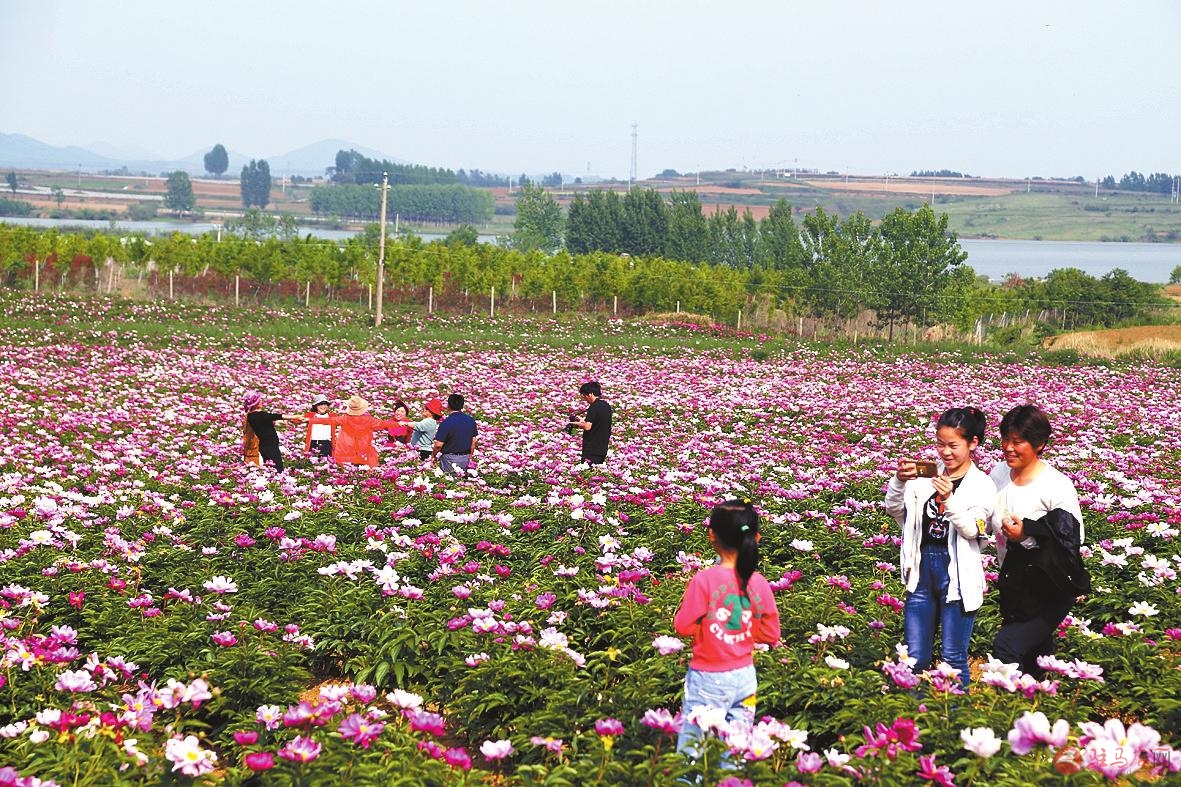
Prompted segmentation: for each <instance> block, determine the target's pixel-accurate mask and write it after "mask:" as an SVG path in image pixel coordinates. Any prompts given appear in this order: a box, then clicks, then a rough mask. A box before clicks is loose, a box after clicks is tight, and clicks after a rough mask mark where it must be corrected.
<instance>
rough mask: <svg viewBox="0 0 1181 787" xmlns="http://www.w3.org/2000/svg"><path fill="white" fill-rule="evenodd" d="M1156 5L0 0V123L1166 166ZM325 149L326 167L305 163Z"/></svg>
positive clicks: (1176, 9) (670, 161) (967, 169)
mask: <svg viewBox="0 0 1181 787" xmlns="http://www.w3.org/2000/svg"><path fill="white" fill-rule="evenodd" d="M1179 34H1181V2H1174V0H1136V1H1135V2H1110V1H1108V0H1072V1H1071V2H1039V1H1038V0H1024V1H1022V2H1013V1H1011V0H989V1H985V0H978V1H977V2H958V1H955V0H940V1H939V2H927V1H926V0H915V1H914V2H900V1H899V0H894V1H893V2H874V1H873V0H862V1H861V2H851V1H850V0H819V1H818V0H803V1H797V0H766V1H764V0H749V1H748V2H743V1H742V0H732V2H727V3H721V2H716V0H715V1H714V2H696V0H639V1H637V0H596V1H595V2H589V3H573V2H563V1H562V0H545V1H542V0H538V1H536V2H534V1H532V0H530V1H520V2H514V0H500V1H499V2H492V1H491V0H480V1H476V0H473V1H471V2H448V1H447V0H432V1H431V2H423V1H422V0H415V1H414V2H402V1H401V0H397V1H395V0H389V1H387V2H382V1H379V0H374V1H373V2H360V1H359V0H334V2H331V3H329V2H324V0H282V1H281V2H280V1H279V0H250V1H249V2H241V1H240V0H202V1H201V2H189V3H182V2H166V1H164V2H162V1H161V0H118V2H111V1H108V2H94V0H0V132H5V133H10V134H11V133H15V134H25V135H28V136H30V137H33V138H34V139H37V140H40V141H42V142H45V143H48V144H51V145H59V146H64V145H80V146H83V147H87V146H92V145H93V144H95V143H102V144H104V145H107V146H113V147H114V148H117V149H120V150H122V151H126V152H127V153H130V154H134V155H135V156H142V155H144V154H148V155H150V156H151V157H157V158H179V157H183V156H187V155H189V154H191V153H193V152H195V151H206V150H208V149H209V148H211V147H212V146H213V145H214V144H215V143H222V144H224V145H225V146H226V147H227V148H228V149H229V150H230V151H231V152H233V153H238V154H242V155H245V156H247V157H255V156H258V157H266V156H279V155H280V154H282V153H285V152H288V151H291V150H295V149H297V148H301V147H303V146H305V145H309V144H311V143H314V142H318V141H320V140H323V139H329V138H337V139H342V140H347V141H349V142H351V143H355V144H357V145H361V146H365V147H368V148H373V149H375V150H377V151H380V152H382V153H384V154H386V155H389V156H391V157H394V158H397V159H402V160H406V161H411V162H414V163H418V164H424V165H428V166H436V167H447V168H451V169H458V168H460V167H462V168H465V169H473V168H479V169H482V170H485V171H490V172H500V173H506V174H519V173H528V174H529V175H530V176H532V175H535V174H540V173H547V172H552V171H560V172H562V173H564V174H567V175H570V176H576V175H585V174H593V175H600V176H607V177H610V176H614V177H620V178H626V177H628V175H629V174H630V169H631V156H632V141H633V128H632V126H633V124H635V126H636V129H635V132H636V136H635V140H636V160H637V174H638V176H639V177H641V178H644V177H651V176H652V175H654V174H656V173H657V172H660V171H661V170H664V169H675V170H678V171H680V172H695V171H698V170H718V169H727V168H735V169H739V170H741V169H743V168H746V169H765V168H786V167H800V168H810V169H819V170H821V171H829V170H835V171H837V172H849V173H852V174H863V175H871V174H878V173H884V174H889V173H898V174H903V175H905V174H909V173H910V172H911V171H914V170H930V169H949V170H955V171H959V172H964V173H969V174H972V175H982V176H992V177H1006V176H1007V177H1031V176H1042V177H1071V176H1075V175H1082V176H1083V177H1085V178H1086V179H1088V180H1093V179H1094V178H1096V177H1101V176H1103V175H1107V174H1112V175H1115V177H1116V178H1117V179H1118V178H1119V176H1120V175H1121V174H1123V173H1125V172H1127V171H1129V170H1137V171H1139V172H1143V173H1149V172H1157V171H1161V172H1169V173H1176V172H1181V79H1179V78H1178V76H1177V75H1178V73H1181V61H1179V59H1178V54H1177V53H1178V48H1177V41H1178V39H1179ZM330 163H331V162H326V166H327V165H328V164H330Z"/></svg>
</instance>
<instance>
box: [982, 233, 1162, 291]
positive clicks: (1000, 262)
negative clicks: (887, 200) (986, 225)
mask: <svg viewBox="0 0 1181 787" xmlns="http://www.w3.org/2000/svg"><path fill="white" fill-rule="evenodd" d="M960 245H961V246H962V247H963V248H964V251H966V252H968V265H971V266H972V269H973V270H974V271H976V272H977V273H979V274H981V275H983V276H987V277H988V278H990V279H992V280H994V281H1000V280H1001V279H1003V278H1004V277H1005V276H1006V275H1008V274H1010V273H1016V274H1019V275H1021V276H1023V277H1025V278H1029V277H1043V276H1045V275H1046V274H1048V273H1049V272H1050V271H1052V270H1055V269H1058V268H1078V269H1079V270H1081V271H1083V272H1084V273H1089V274H1090V275H1092V276H1096V277H1099V276H1103V275H1104V274H1106V273H1109V272H1111V271H1112V270H1114V269H1116V268H1123V269H1124V270H1126V271H1127V272H1128V274H1129V275H1131V277H1132V278H1133V279H1136V280H1137V281H1144V282H1151V283H1153V284H1165V283H1167V282H1168V281H1169V274H1170V273H1172V271H1173V268H1175V267H1177V266H1178V265H1181V243H1088V242H1081V241H1079V242H1075V241H1041V240H961V241H960Z"/></svg>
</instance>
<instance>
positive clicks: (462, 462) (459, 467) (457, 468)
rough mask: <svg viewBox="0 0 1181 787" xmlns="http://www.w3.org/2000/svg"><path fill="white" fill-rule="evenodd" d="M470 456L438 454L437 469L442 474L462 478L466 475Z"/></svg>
mask: <svg viewBox="0 0 1181 787" xmlns="http://www.w3.org/2000/svg"><path fill="white" fill-rule="evenodd" d="M471 459H472V457H471V455H470V454H439V467H440V468H442V470H443V472H444V473H447V474H448V475H453V476H459V477H460V478H462V477H463V476H464V475H466V474H467V466H468V463H469V462H470V461H471Z"/></svg>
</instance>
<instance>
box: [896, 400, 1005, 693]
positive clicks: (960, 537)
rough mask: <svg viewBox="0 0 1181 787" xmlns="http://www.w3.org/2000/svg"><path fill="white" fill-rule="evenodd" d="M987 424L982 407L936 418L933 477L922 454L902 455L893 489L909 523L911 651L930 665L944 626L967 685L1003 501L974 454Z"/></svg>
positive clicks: (906, 568) (905, 544) (950, 658)
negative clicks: (991, 534)
mask: <svg viewBox="0 0 1181 787" xmlns="http://www.w3.org/2000/svg"><path fill="white" fill-rule="evenodd" d="M986 426H987V422H986V420H985V417H984V413H983V412H981V411H980V410H979V409H977V408H975V407H953V408H952V409H950V410H948V411H947V412H945V413H943V415H941V416H940V417H939V421H938V423H937V424H936V425H935V450H936V453H937V454H938V456H939V462H938V464H937V465H936V467H935V469H934V473H933V477H930V476H927V477H923V476H920V474H919V470H920V468H919V465H918V464H917V463H916V461H915V460H914V459H908V458H902V459H899V460H898V470H897V472H895V473H894V476H893V477H892V478H891V479H890V483H889V486H888V487H887V488H886V504H885V507H886V511H887V512H888V513H889V514H890V515H891V516H892V517H894V519H895V521H897V522H898V525H899V526H900V527H901V528H902V552H901V566H900V568H901V571H902V582H903V584H904V585H905V586H906V607H905V610H904V613H903V622H904V628H905V632H906V647H907V652H908V654H909V655H910V656H911V658H913V659H915V669H916V671H922V670H926V669H930V667H931V661H932V658H933V653H934V649H935V631H936V628H938V629H940V630H941V636H942V640H943V642H942V645H943V660H944V661H946V662H947V663H948V664H949V665H951V666H952V667H954V668H955V669H957V670H959V677H960V681H961V683H962V684H963V685H964V686H967V685H968V680H969V676H968V642H969V640H970V639H971V637H972V627H973V625H975V622H976V611H977V610H978V609H980V605H981V604H982V603H983V602H984V568H983V566H982V564H981V562H980V545H981V543H982V542H983V540H984V538H985V529H986V526H987V523H988V520H989V517H990V516H991V515H992V507H993V503H994V502H995V500H996V486H995V485H994V484H993V482H992V480H991V479H990V478H989V477H988V476H987V475H985V474H984V472H983V471H981V470H980V469H979V468H978V467H976V465H975V463H973V461H972V452H973V451H974V450H976V448H977V447H978V446H979V445H980V442H981V441H982V440H983V439H984V430H985V428H986Z"/></svg>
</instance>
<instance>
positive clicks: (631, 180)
mask: <svg viewBox="0 0 1181 787" xmlns="http://www.w3.org/2000/svg"><path fill="white" fill-rule="evenodd" d="M639 128H640V126H639V124H638V123H632V168H631V172H630V173H629V174H628V178H627V187H628V188H629V189H630V188H631V187H632V186H633V185H635V182H636V141H637V140H638V139H639V136H640V132H639Z"/></svg>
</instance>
